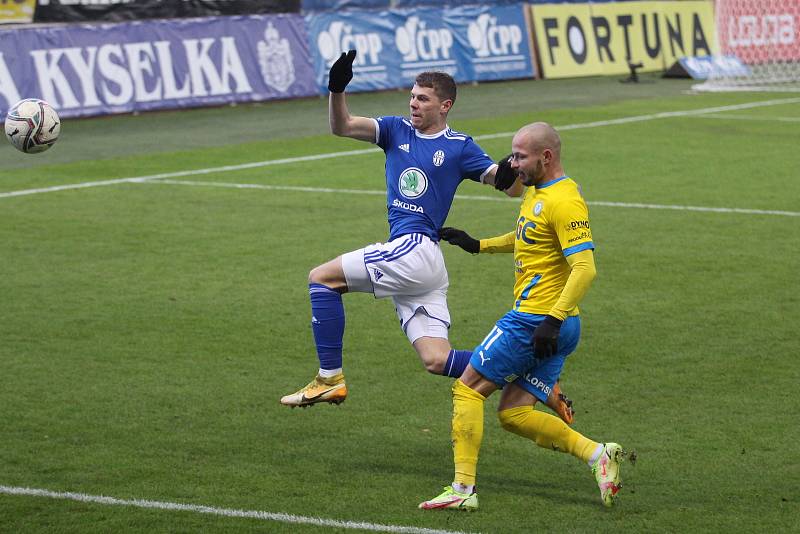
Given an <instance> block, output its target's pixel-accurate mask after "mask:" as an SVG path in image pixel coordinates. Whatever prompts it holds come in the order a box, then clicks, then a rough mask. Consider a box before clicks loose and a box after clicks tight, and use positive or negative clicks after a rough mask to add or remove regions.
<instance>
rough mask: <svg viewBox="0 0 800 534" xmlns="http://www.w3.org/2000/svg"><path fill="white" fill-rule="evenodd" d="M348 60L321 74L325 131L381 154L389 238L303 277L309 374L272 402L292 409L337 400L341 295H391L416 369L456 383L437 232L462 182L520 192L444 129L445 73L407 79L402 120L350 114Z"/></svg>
mask: <svg viewBox="0 0 800 534" xmlns="http://www.w3.org/2000/svg"><path fill="white" fill-rule="evenodd" d="M355 54H356V52H355V50H350V51H349V52H347V53H346V54H344V53H343V54H342V55H341V57H340V58H339V59H338V60H337V61H336V62H335V63H334V64H333V66H332V67H331V69H330V78H329V83H328V89H329V90H330V98H329V104H328V112H329V119H330V126H331V131H332V132H333V133H334V134H335V135H339V136H344V137H350V138H353V139H359V140H361V141H367V142H370V143H375V144H377V145H378V146H379V147H381V148H382V149H383V151H384V152H385V154H386V196H387V207H388V212H389V214H388V217H389V238H388V240H387V242H385V243H376V244H373V245H368V246H366V247H364V248H362V249H359V250H355V251H352V252H348V253H346V254H343V255H341V256H338V257H337V258H335V259H333V260H331V261H329V262H327V263H324V264H322V265H320V266H318V267H315V268H314V269H312V270H311V272H310V274H309V277H308V282H309V294H310V298H311V312H312V318H311V323H312V330H313V333H314V341H315V343H316V348H317V357H318V359H319V371H318V373H317V376H316V377H315V378H314V379H313V380H312V381H311V382H310V383H309V384H308V385H307V386H305V387H304V388H302V389H300V390H299V391H297V392H295V393H292V394H289V395H286V396H284V397H283V398H281V403H282V404H284V405H287V406H292V407H295V406H308V405H311V404H315V403H319V402H328V403H335V404H338V403H340V402H342V401H344V400H345V398H346V396H347V386H346V384H345V380H344V374H343V373H342V338H343V335H344V327H345V313H344V307H343V305H342V294H343V293H348V292H361V293H372V294H373V295H374V296H375V297H376V298H383V297H392V299H393V301H394V304H395V309H396V311H397V315H398V317H399V319H400V325H401V327H402V329H403V331H404V332H405V334H406V336H407V337H408V339H409V341H410V342H411V344H412V345H413V347H414V349H415V350H416V352H417V354H418V355H419V357H420V359H421V360H422V363H423V365H424V366H425V368H426V369H427V370H428V371H430V372H432V373H436V374H444V375H448V376H453V377H457V376H460V375H461V373H462V371H463V370H464V368H465V367H466V365H467V363H468V361H469V358H470V356H471V354H472V351H466V350H463V351H456V350H453V349H452V347H451V346H450V343H449V341H448V337H447V330H448V328H449V326H450V312H449V310H448V308H447V287H448V277H447V270H446V269H445V265H444V258H443V256H442V252H441V250H440V248H439V236H438V230H439V228H440V227H441V226H442V225H443V224H444V221H445V219H446V217H447V213H448V211H449V210H450V205H451V204H452V202H453V196H454V195H455V192H456V188H457V187H458V185H459V184H460V183H461V181H462V180H464V179H468V180H473V181H476V182H481V183H484V184H488V185H494V186H495V187H496V188H497V189H501V190H504V191H505V192H506V194H508V195H510V196H519V194H521V192H522V190H523V187H522V185H521V184H520V183H519V181H518V180H517V174H516V172H514V171H513V170H512V169H511V164H510V162H509V161H508V160H507V159H504V160H502V161H501V162H500V163H499V164H495V163H494V161H492V159H491V158H489V156H487V155H486V154H485V153H484V151H483V150H482V149H481V148H480V147H479V146H478V145H477V144H476V143H475V142H474V141H473V140H472V138H471V137H469V136H468V135H465V134H463V133H459V132H456V131H454V130H451V129H450V128H449V127H448V126H447V114H448V113H449V112H450V109H451V108H452V106H453V103H454V102H455V100H456V84H455V82H454V80H453V78H452V77H451V76H450V75H448V74H445V73H441V72H424V73H422V74H420V75H419V76H417V78H416V83H415V84H414V87H413V88H412V89H411V100H410V102H409V110H410V114H409V117H379V118H377V119H374V118H367V117H359V116H355V115H351V114H350V112H349V110H348V107H347V103H346V101H345V95H344V90H345V87H346V86H347V84H348V83H349V82H350V80H351V79H352V77H353V72H352V64H353V60H354V58H355ZM498 169H500V171H498ZM555 404H556V405H558V403H557V402H556V403H555ZM561 406H562V407H563V403H562V404H561Z"/></svg>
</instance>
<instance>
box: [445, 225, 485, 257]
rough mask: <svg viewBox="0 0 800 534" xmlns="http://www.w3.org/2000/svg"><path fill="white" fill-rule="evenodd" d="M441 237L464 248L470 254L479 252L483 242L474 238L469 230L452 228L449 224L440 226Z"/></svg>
mask: <svg viewBox="0 0 800 534" xmlns="http://www.w3.org/2000/svg"><path fill="white" fill-rule="evenodd" d="M439 238H440V239H443V240H445V241H447V242H448V243H450V244H451V245H457V246H459V247H461V248H463V249H464V250H466V251H467V252H469V253H470V254H477V253H478V252H480V251H481V242H480V241H478V240H477V239H473V238H472V237H470V235H469V234H468V233H467V232H465V231H464V230H459V229H458V228H450V227H449V226H445V227H444V228H439Z"/></svg>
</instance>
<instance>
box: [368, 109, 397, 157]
mask: <svg viewBox="0 0 800 534" xmlns="http://www.w3.org/2000/svg"><path fill="white" fill-rule="evenodd" d="M373 120H374V121H375V124H376V125H377V129H376V133H375V137H376V138H377V141H376V142H375V144H377V145H378V146H379V147H381V148H382V149H384V150H386V147H388V146H392V136H393V135H394V131H395V128H396V127H397V122H398V120H400V118H399V117H378V118H377V119H373Z"/></svg>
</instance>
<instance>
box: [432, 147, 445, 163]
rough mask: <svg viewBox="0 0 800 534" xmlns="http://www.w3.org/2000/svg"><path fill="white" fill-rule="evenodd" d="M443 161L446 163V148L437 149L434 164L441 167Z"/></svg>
mask: <svg viewBox="0 0 800 534" xmlns="http://www.w3.org/2000/svg"><path fill="white" fill-rule="evenodd" d="M442 163H444V150H437V151H436V152H434V154H433V164H434V165H436V166H437V167H441V166H442Z"/></svg>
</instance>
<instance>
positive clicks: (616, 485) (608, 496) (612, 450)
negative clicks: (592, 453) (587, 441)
mask: <svg viewBox="0 0 800 534" xmlns="http://www.w3.org/2000/svg"><path fill="white" fill-rule="evenodd" d="M624 459H625V451H623V450H622V446H621V445H620V444H618V443H606V444H604V445H603V451H602V452H601V453H600V457H599V458H598V459H597V460H595V462H594V465H592V473H594V478H595V479H597V485H598V486H599V487H600V499H601V500H602V501H603V506H606V507H608V508H610V507H612V506H614V501H615V500H616V498H617V493H618V492H619V490H620V488H622V480H621V479H620V476H619V464H620V463H622V460H624Z"/></svg>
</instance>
